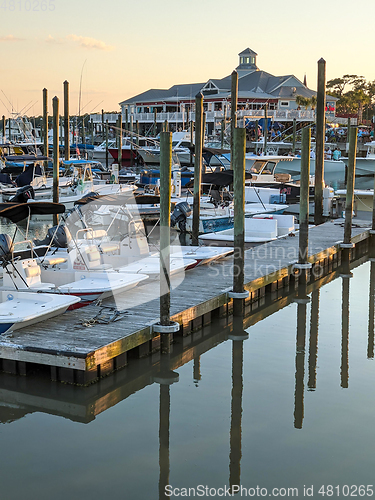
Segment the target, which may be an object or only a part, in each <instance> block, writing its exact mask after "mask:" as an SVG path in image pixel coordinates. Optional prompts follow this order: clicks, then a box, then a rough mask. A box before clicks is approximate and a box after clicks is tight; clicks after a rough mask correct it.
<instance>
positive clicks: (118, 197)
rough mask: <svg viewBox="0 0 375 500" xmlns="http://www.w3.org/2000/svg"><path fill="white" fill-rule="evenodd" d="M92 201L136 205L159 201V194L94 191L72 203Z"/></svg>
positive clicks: (82, 203) (98, 203) (94, 203)
mask: <svg viewBox="0 0 375 500" xmlns="http://www.w3.org/2000/svg"><path fill="white" fill-rule="evenodd" d="M87 203H92V204H93V205H116V206H123V205H127V204H130V205H133V204H134V203H136V204H137V205H142V204H152V203H160V196H154V195H134V193H133V191H131V192H125V193H116V194H103V195H100V194H98V193H95V192H91V193H88V194H87V195H86V196H84V197H83V198H81V199H80V200H77V201H76V202H74V205H86V204H87Z"/></svg>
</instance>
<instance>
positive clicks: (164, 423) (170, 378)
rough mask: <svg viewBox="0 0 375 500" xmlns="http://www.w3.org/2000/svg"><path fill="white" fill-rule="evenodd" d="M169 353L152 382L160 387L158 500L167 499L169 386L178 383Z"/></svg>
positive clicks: (161, 361) (162, 359)
mask: <svg viewBox="0 0 375 500" xmlns="http://www.w3.org/2000/svg"><path fill="white" fill-rule="evenodd" d="M170 366H171V360H170V353H168V354H163V355H162V356H161V360H160V372H159V373H157V375H156V376H155V377H154V382H156V383H158V384H159V385H160V395H159V500H161V499H165V498H169V497H168V496H167V495H166V490H165V487H166V486H167V485H168V484H169V473H170V463H169V427H170V409H171V395H170V386H171V385H172V384H174V383H175V382H178V379H179V375H178V373H176V372H173V371H172V370H170Z"/></svg>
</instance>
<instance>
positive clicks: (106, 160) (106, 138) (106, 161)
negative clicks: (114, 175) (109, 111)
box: [105, 120, 109, 170]
mask: <svg viewBox="0 0 375 500" xmlns="http://www.w3.org/2000/svg"><path fill="white" fill-rule="evenodd" d="M108 160H109V158H108V120H106V121H105V167H106V169H107V170H108V164H109V162H108Z"/></svg>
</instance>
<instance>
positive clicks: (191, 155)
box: [190, 120, 194, 165]
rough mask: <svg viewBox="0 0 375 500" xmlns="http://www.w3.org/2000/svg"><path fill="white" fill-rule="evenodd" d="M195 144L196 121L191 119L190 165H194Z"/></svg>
mask: <svg viewBox="0 0 375 500" xmlns="http://www.w3.org/2000/svg"><path fill="white" fill-rule="evenodd" d="M193 145H194V122H193V120H191V121H190V165H193V153H192V148H193Z"/></svg>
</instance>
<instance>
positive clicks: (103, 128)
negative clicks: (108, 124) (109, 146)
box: [102, 109, 105, 141]
mask: <svg viewBox="0 0 375 500" xmlns="http://www.w3.org/2000/svg"><path fill="white" fill-rule="evenodd" d="M104 130H105V129H104V109H102V137H103V141H104Z"/></svg>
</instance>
